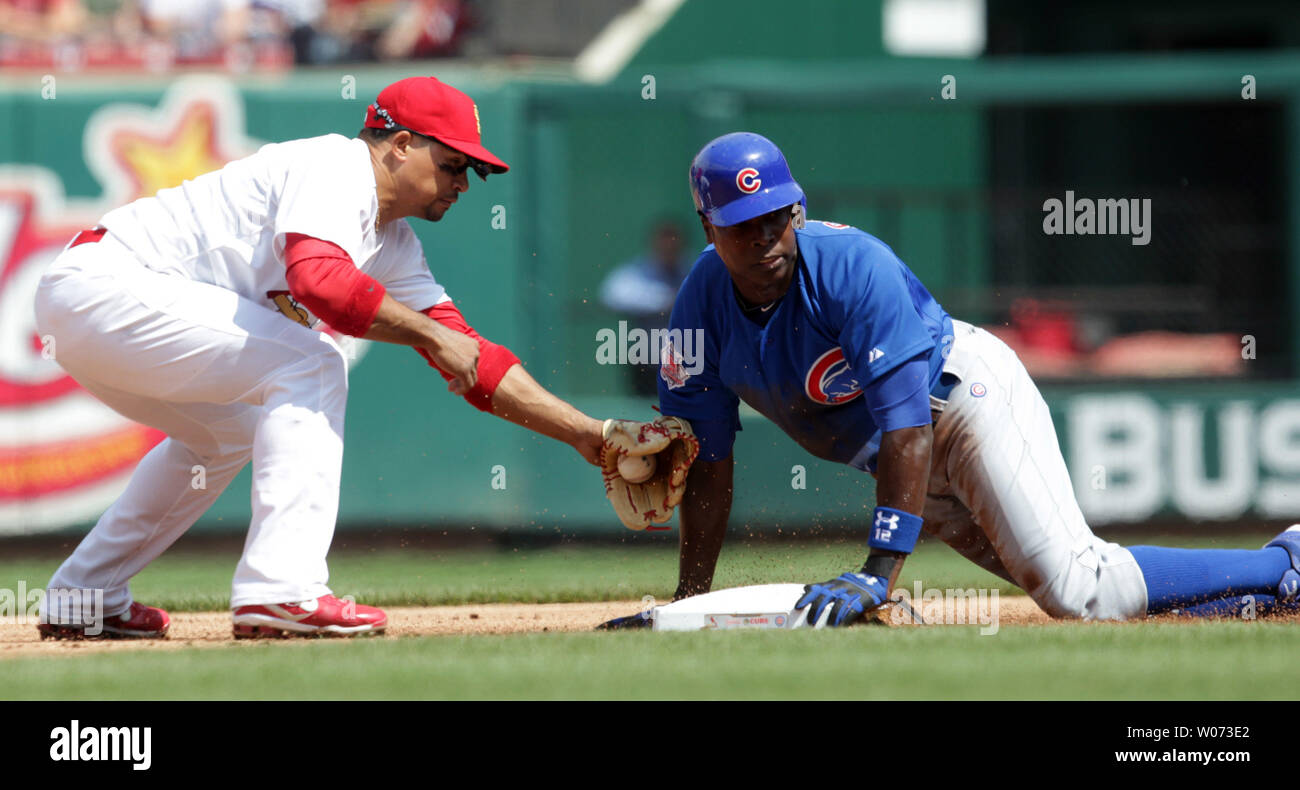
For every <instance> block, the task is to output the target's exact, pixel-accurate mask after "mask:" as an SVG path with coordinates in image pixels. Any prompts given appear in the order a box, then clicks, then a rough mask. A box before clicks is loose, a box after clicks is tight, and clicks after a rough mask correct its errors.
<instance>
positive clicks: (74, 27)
mask: <svg viewBox="0 0 1300 790" xmlns="http://www.w3.org/2000/svg"><path fill="white" fill-rule="evenodd" d="M85 22H86V9H85V7H84V6H83V5H82V3H81V0H0V34H3V36H4V37H6V38H12V39H14V40H16V41H21V42H48V41H54V40H58V39H61V38H66V37H68V36H73V35H76V34H78V33H80V32H81V29H82V27H83V26H84V25H85Z"/></svg>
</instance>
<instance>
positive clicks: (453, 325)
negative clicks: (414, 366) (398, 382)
mask: <svg viewBox="0 0 1300 790" xmlns="http://www.w3.org/2000/svg"><path fill="white" fill-rule="evenodd" d="M422 312H423V313H424V314H425V315H427V316H429V317H430V318H432V319H433V320H435V321H437V322H438V323H440V324H442V325H443V326H445V327H447V328H448V329H453V330H455V331H457V332H460V333H461V334H463V335H468V336H470V337H472V338H474V339H475V340H477V341H478V349H479V351H478V382H477V383H476V384H475V385H474V388H473V389H471V390H470V391H469V392H467V393H465V400H467V401H469V402H470V405H471V406H473V407H474V408H476V409H478V410H479V411H486V412H491V411H492V393H494V392H496V390H497V385H499V384H500V383H501V379H502V378H503V377H504V376H505V375H506V371H508V370H509V369H510V368H511V367H513V366H515V365H518V364H520V362H519V357H516V356H515V355H514V354H513V353H511V351H510V349H508V348H506V347H505V346H501V345H497V344H496V343H493V342H492V341H491V340H488V339H486V338H484V337H482V336H481V335H479V333H478V332H475V331H474V328H473V327H471V326H470V325H469V324H468V323H466V321H465V316H463V315H461V312H460V310H459V309H457V308H456V305H454V304H452V303H451V302H442V303H441V304H436V305H434V306H433V307H430V308H429V309H427V310H424V311H422ZM415 350H416V351H418V352H419V353H420V356H422V357H424V359H425V361H427V362H428V363H429V364H430V365H433V367H434V368H435V369H436V370H437V371H438V372H439V373H441V374H442V377H443V378H444V379H446V380H448V381H450V380H451V376H449V375H447V373H446V372H444V371H443V370H442V368H439V367H438V366H437V365H436V364H435V363H434V361H433V357H431V356H429V352H428V351H425V350H424V349H422V348H417V349H415Z"/></svg>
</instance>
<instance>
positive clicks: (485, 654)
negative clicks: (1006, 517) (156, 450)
mask: <svg viewBox="0 0 1300 790" xmlns="http://www.w3.org/2000/svg"><path fill="white" fill-rule="evenodd" d="M1298 648H1300V629H1297V628H1296V627H1295V626H1294V625H1287V624H1282V623H1273V624H1270V623H1267V622H1256V623H1243V622H1205V623H1196V624H1189V625H1183V624H1178V625H1174V624H1161V625H1134V624H1128V625H1099V624H1093V625H1079V624H1072V625H1065V624H1058V625H1050V626H1046V627H1028V626H1008V627H1003V628H1002V629H1001V630H1000V631H999V632H998V633H997V634H996V635H992V636H980V634H979V630H978V628H976V627H946V628H916V629H910V628H909V629H885V628H859V629H851V630H845V631H802V632H801V631H793V632H736V631H731V632H701V633H689V634H680V633H679V634H655V633H646V632H621V633H566V634H527V635H514V636H497V637H483V636H478V637H425V638H418V639H417V638H410V639H395V638H375V639H363V640H351V641H342V640H339V641H333V640H325V641H316V642H305V643H304V642H298V643H292V644H287V645H286V644H259V645H254V646H240V645H234V644H231V645H229V646H225V647H219V648H210V649H186V650H179V651H159V652H154V651H150V652H132V653H100V654H94V655H88V656H84V657H78V658H65V659H57V660H51V659H49V658H24V659H18V660H12V661H7V662H5V664H4V673H3V675H0V698H6V699H49V698H69V699H331V700H333V699H455V700H463V699H616V700H662V699H863V700H866V699H906V700H929V699H1102V700H1135V699H1189V700H1211V699H1226V700H1244V699H1288V700H1294V699H1297V698H1300V678H1297V677H1296V674H1295V656H1296V651H1297V649H1298Z"/></svg>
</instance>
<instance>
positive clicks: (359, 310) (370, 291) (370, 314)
mask: <svg viewBox="0 0 1300 790" xmlns="http://www.w3.org/2000/svg"><path fill="white" fill-rule="evenodd" d="M285 239H286V241H285V248H284V261H285V280H287V281H288V283H289V293H290V294H291V295H292V296H293V298H294V299H296V300H297V301H298V303H299V304H301V305H302V306H303V307H306V308H307V309H308V310H310V311H311V313H312V315H315V316H316V317H318V318H320V319H321V320H322V321H324V322H325V323H327V324H329V325H330V326H331V327H333V328H334V329H335V330H337V331H339V332H342V333H343V334H345V335H353V336H354V337H361V336H362V335H364V334H365V333H366V332H368V331H369V330H370V325H371V324H373V323H374V321H375V314H376V313H378V312H379V305H380V303H382V302H383V301H384V294H385V293H386V290H385V288H384V286H383V283H380V282H379V281H378V280H376V279H375V278H373V277H371V276H370V275H368V274H366V273H365V272H363V271H361V270H360V269H358V268H357V267H356V264H355V263H354V262H353V261H352V258H351V257H350V256H349V255H348V254H347V253H346V252H344V251H343V248H342V247H340V246H338V245H337V244H334V243H333V242H328V241H322V240H321V239H317V238H313V237H311V236H304V235H303V234H301V233H290V234H287V236H286V237H285Z"/></svg>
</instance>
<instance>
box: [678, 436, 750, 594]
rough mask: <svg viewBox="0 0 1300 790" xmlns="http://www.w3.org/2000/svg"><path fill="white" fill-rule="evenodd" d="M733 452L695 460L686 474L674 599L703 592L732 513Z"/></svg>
mask: <svg viewBox="0 0 1300 790" xmlns="http://www.w3.org/2000/svg"><path fill="white" fill-rule="evenodd" d="M734 467H735V461H734V458H733V456H730V455H729V456H727V457H726V458H724V459H722V460H721V461H696V462H695V463H694V464H693V465H692V466H691V471H690V474H689V475H687V477H686V494H685V496H684V497H683V499H682V504H681V528H682V533H681V543H680V554H679V564H678V576H677V591H676V592H674V593H673V600H674V601H679V600H681V599H682V598H689V597H690V596H692V595H700V594H701V593H706V592H708V591H709V588H711V587H712V586H713V571H714V570H715V569H716V568H717V565H718V554H719V553H720V552H721V551H722V541H723V539H724V538H725V537H726V534H727V518H728V516H730V515H731V495H732V477H733V472H734Z"/></svg>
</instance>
